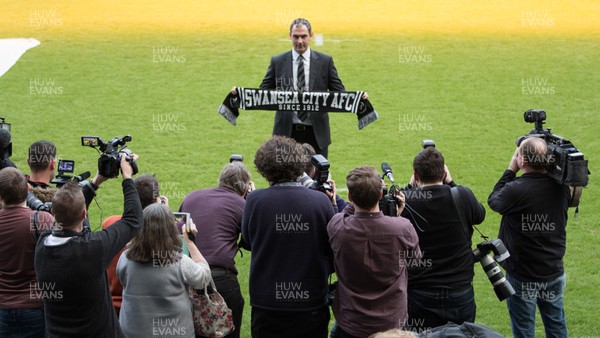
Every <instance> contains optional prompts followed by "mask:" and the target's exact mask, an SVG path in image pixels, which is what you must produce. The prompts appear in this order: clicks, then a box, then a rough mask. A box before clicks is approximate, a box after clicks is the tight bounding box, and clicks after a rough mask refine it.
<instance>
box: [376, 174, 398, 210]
mask: <svg viewBox="0 0 600 338" xmlns="http://www.w3.org/2000/svg"><path fill="white" fill-rule="evenodd" d="M381 171H382V172H383V175H381V179H382V180H383V179H384V177H387V178H388V179H389V180H390V182H392V185H391V186H390V189H389V192H388V188H387V186H385V185H384V186H383V195H382V197H381V199H380V200H379V210H381V212H382V213H383V214H384V215H386V216H398V201H397V200H396V199H395V198H394V196H395V195H397V194H398V192H399V191H400V188H399V187H398V186H397V185H396V184H395V182H394V176H393V173H392V168H391V167H390V165H389V164H388V163H387V162H383V163H381Z"/></svg>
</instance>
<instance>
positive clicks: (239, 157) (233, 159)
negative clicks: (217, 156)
mask: <svg viewBox="0 0 600 338" xmlns="http://www.w3.org/2000/svg"><path fill="white" fill-rule="evenodd" d="M232 162H244V156H242V155H240V154H231V156H229V163H232Z"/></svg>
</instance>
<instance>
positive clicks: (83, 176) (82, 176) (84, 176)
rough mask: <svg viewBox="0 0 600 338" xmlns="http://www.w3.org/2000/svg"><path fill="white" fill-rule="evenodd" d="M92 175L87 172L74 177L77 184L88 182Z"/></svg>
mask: <svg viewBox="0 0 600 338" xmlns="http://www.w3.org/2000/svg"><path fill="white" fill-rule="evenodd" d="M90 175H91V174H90V172H89V171H86V172H84V173H81V174H79V175H77V176H75V177H73V180H75V181H77V182H81V181H84V180H87V179H88V178H89V177H90Z"/></svg>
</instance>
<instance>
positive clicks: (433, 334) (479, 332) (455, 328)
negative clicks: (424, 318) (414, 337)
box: [419, 322, 503, 338]
mask: <svg viewBox="0 0 600 338" xmlns="http://www.w3.org/2000/svg"><path fill="white" fill-rule="evenodd" d="M475 337H477V338H503V336H502V335H501V334H499V333H498V332H496V331H494V330H492V329H490V328H489V327H485V326H483V325H479V324H474V323H469V322H464V323H462V324H461V325H458V324H454V323H448V324H446V325H443V326H438V327H436V328H433V329H431V330H427V331H425V332H423V333H421V334H419V338H475Z"/></svg>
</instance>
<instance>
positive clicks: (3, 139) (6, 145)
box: [0, 129, 17, 170]
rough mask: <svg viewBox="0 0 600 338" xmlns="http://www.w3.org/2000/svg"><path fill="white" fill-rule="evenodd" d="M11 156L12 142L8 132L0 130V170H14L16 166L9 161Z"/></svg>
mask: <svg viewBox="0 0 600 338" xmlns="http://www.w3.org/2000/svg"><path fill="white" fill-rule="evenodd" d="M11 156H12V140H11V137H10V131H8V130H6V129H0V170H2V169H4V168H16V167H17V166H16V165H15V164H14V163H13V162H12V161H11V160H10V157H11Z"/></svg>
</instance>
